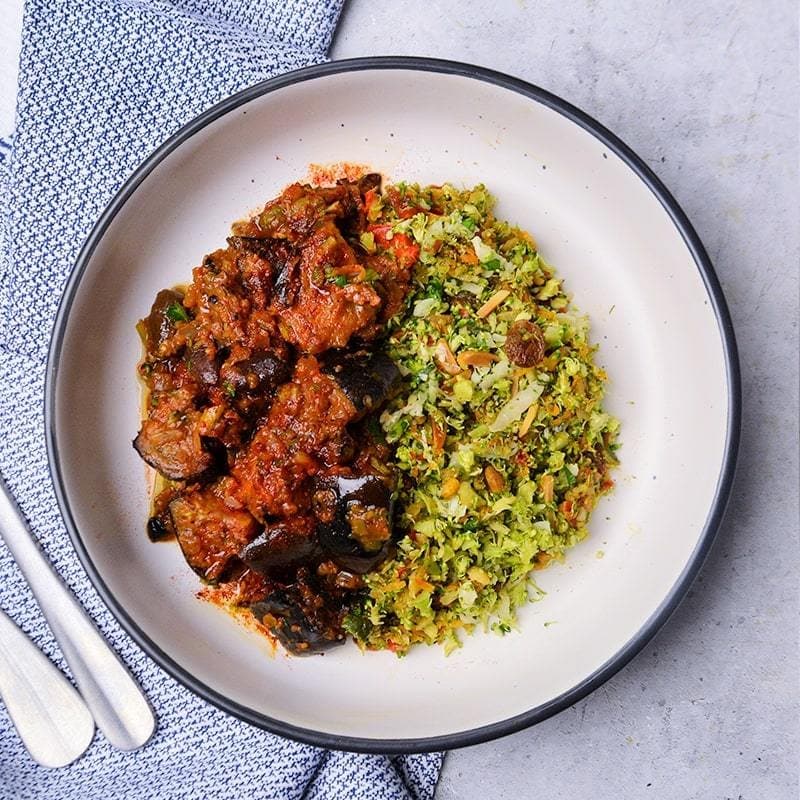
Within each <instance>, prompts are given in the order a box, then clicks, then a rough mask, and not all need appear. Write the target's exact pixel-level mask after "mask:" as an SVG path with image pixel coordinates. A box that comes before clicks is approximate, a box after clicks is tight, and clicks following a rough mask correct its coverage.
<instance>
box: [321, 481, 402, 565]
mask: <svg viewBox="0 0 800 800" xmlns="http://www.w3.org/2000/svg"><path fill="white" fill-rule="evenodd" d="M314 512H315V514H316V515H317V519H318V521H319V526H318V528H317V537H318V539H319V543H320V545H321V547H322V548H323V550H325V551H326V552H327V553H328V554H329V555H330V557H331V558H332V559H333V560H334V561H335V562H336V563H337V564H338V565H339V566H341V567H343V568H344V569H347V570H350V571H351V572H354V573H356V574H364V573H366V572H370V571H371V570H373V569H375V567H377V566H378V564H380V563H381V562H382V561H384V560H385V559H386V557H387V556H388V553H389V546H390V543H391V538H392V516H393V512H394V501H393V499H392V493H391V491H390V489H389V487H388V486H387V484H386V480H385V479H384V478H381V477H379V476H377V475H360V476H358V477H351V476H341V475H333V476H326V477H322V478H318V479H317V480H316V481H315V483H314Z"/></svg>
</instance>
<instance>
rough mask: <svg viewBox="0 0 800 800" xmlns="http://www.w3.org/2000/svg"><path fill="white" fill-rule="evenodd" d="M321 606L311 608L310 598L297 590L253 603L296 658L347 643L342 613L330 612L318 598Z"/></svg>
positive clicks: (257, 613) (261, 618)
mask: <svg viewBox="0 0 800 800" xmlns="http://www.w3.org/2000/svg"><path fill="white" fill-rule="evenodd" d="M314 599H315V600H316V601H318V603H319V607H317V608H314V607H313V604H312V606H310V607H309V602H308V598H305V602H304V597H303V594H302V593H301V592H299V591H297V590H294V591H293V590H291V589H290V590H279V591H276V592H273V593H272V594H271V595H269V596H268V597H267V598H266V599H265V600H261V601H259V602H257V603H253V605H251V606H250V610H251V611H252V612H253V616H255V618H256V619H257V620H259V622H261V623H262V624H263V625H264V626H265V627H266V628H267V629H268V630H269V631H270V633H272V635H273V636H275V638H276V639H277V640H278V641H279V642H280V643H281V644H282V645H283V646H284V647H285V648H286V650H287V651H288V652H290V653H291V654H292V655H296V656H304V655H311V654H313V653H319V652H321V651H323V650H327V649H329V648H331V647H334V646H336V645H339V644H343V643H344V640H345V635H344V631H343V630H342V628H341V619H340V617H341V614H340V613H339V612H336V611H332V610H329V609H328V607H327V606H325V605H323V604H322V599H321V598H319V597H315V598H314Z"/></svg>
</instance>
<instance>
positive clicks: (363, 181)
mask: <svg viewBox="0 0 800 800" xmlns="http://www.w3.org/2000/svg"><path fill="white" fill-rule="evenodd" d="M380 188H381V176H380V173H378V172H368V173H367V174H366V175H364V176H362V177H361V178H359V180H358V191H359V192H361V194H362V195H364V194H366V193H367V192H369V191H371V190H372V189H375V190H377V189H380Z"/></svg>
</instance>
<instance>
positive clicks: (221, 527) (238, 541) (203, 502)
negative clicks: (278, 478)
mask: <svg viewBox="0 0 800 800" xmlns="http://www.w3.org/2000/svg"><path fill="white" fill-rule="evenodd" d="M169 513H170V516H171V518H172V526H173V528H174V529H175V535H176V536H177V537H178V543H179V544H180V546H181V550H182V551H183V556H184V558H185V559H186V563H187V564H189V566H190V567H191V568H192V569H193V570H194V571H195V572H196V573H197V574H198V575H200V577H201V578H205V579H206V580H207V581H211V582H212V583H213V582H215V581H218V580H220V579H222V578H224V576H225V574H226V573H228V572H229V571H230V567H232V566H233V565H234V564H236V563H238V558H237V556H238V553H239V551H240V550H241V549H242V548H243V547H244V546H245V545H246V544H247V543H248V542H249V541H250V540H251V539H253V538H254V537H255V536H256V535H257V533H258V531H259V528H260V526H259V524H258V522H256V520H255V519H253V517H252V516H250V514H248V513H247V511H242V510H238V509H233V508H229V507H228V506H227V505H226V504H225V502H224V501H223V500H221V499H220V498H219V497H218V496H217V495H216V494H214V492H213V490H212V488H210V487H207V488H204V489H194V490H190V491H188V492H185V493H184V494H182V495H179V496H178V497H176V498H175V499H174V500H173V501H172V502H171V503H170V504H169Z"/></svg>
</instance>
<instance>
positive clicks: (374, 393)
mask: <svg viewBox="0 0 800 800" xmlns="http://www.w3.org/2000/svg"><path fill="white" fill-rule="evenodd" d="M319 362H320V369H321V370H322V372H323V373H324V374H325V375H329V376H330V377H331V378H333V379H334V380H335V381H336V383H337V384H338V385H339V388H340V389H341V390H342V392H344V394H345V396H346V397H347V399H348V400H350V402H351V403H352V404H353V405H354V406H355V409H356V413H357V417H356V419H361V418H362V417H364V416H365V415H366V414H368V413H369V412H370V411H373V410H374V409H376V408H378V407H379V406H380V405H382V404H383V403H384V402H385V401H386V400H387V399H388V398H389V397H390V396H391V394H392V391H393V390H394V389H395V388H396V387H397V386H398V384H399V383H400V370H399V369H397V366H396V365H395V363H394V361H392V359H391V358H389V356H387V355H386V354H385V353H380V352H372V351H370V350H364V349H360V350H328V351H327V352H326V353H323V354H322V355H321V356H320V357H319Z"/></svg>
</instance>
